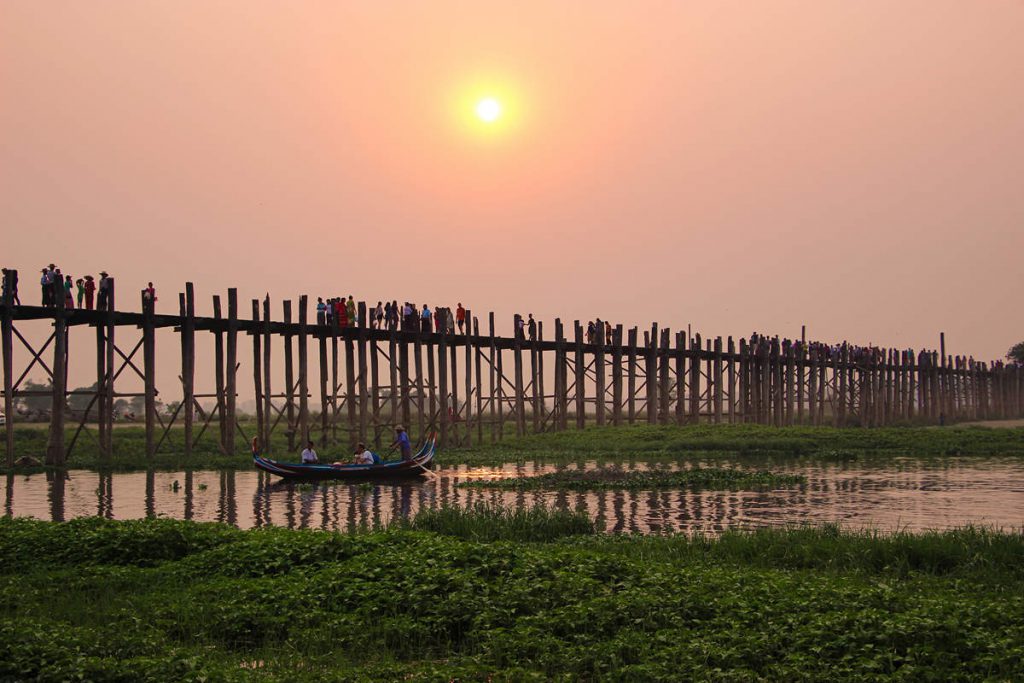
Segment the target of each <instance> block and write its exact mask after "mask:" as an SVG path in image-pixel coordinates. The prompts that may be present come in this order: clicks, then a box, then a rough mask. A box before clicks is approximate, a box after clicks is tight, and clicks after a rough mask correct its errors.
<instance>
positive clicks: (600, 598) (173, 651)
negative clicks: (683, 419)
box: [0, 513, 1024, 681]
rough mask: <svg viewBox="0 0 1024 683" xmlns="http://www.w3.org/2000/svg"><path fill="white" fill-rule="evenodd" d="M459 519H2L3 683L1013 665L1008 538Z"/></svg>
mask: <svg viewBox="0 0 1024 683" xmlns="http://www.w3.org/2000/svg"><path fill="white" fill-rule="evenodd" d="M467 514H468V515H470V516H471V515H472V513H465V514H458V513H456V514H455V515H454V517H451V518H449V517H444V516H440V517H438V516H437V515H436V514H435V518H433V519H431V520H429V521H424V522H422V523H420V524H417V523H416V521H415V520H414V522H413V523H412V524H410V525H408V526H411V527H412V529H395V530H389V531H376V532H363V533H356V534H350V535H342V534H334V533H325V532H307V531H288V530H284V529H269V530H262V531H239V530H237V529H234V528H231V527H226V526H222V525H214V524H196V523H191V522H181V521H172V520H149V521H136V522H111V521H103V520H99V519H94V518H93V519H83V520H77V521H74V522H69V523H63V524H57V523H49V522H36V521H29V520H24V519H18V520H12V519H0V678H2V679H8V678H11V679H35V678H37V677H38V678H44V679H47V680H51V679H74V678H78V677H81V678H84V679H87V680H115V679H117V680H126V679H141V678H146V679H147V680H167V681H170V680H201V679H205V680H210V681H216V680H252V679H253V678H257V679H259V680H271V681H273V680H282V681H285V680H288V681H303V680H309V681H313V680H397V679H405V680H454V679H459V680H485V679H488V680H579V679H590V680H593V679H601V678H620V679H621V678H627V679H632V680H680V679H701V680H737V681H739V680H751V679H757V678H763V679H768V680H795V679H805V680H806V679H814V680H820V679H826V678H830V679H871V680H889V679H900V680H907V679H917V680H952V679H956V680H982V679H988V680H993V679H995V680H1011V679H1017V678H1020V677H1021V676H1022V675H1024V597H1022V596H1024V538H1022V536H1021V535H1020V534H1005V533H994V532H988V531H984V530H977V529H965V530H960V531H954V532H946V533H926V534H919V535H910V534H895V535H891V536H878V535H874V534H871V533H846V532H841V531H839V530H838V529H835V528H822V529H800V530H763V531H758V532H754V533H740V532H730V533H726V534H725V535H723V536H721V537H720V538H717V539H712V538H702V537H697V538H688V537H649V538H634V537H606V536H602V535H593V534H591V533H589V529H587V528H586V525H585V523H582V522H581V523H568V524H565V523H555V524H552V523H551V520H550V519H548V520H545V515H543V514H539V515H535V516H534V517H533V518H523V517H521V518H519V519H518V520H506V521H505V522H503V521H501V520H500V519H499V520H485V522H484V523H483V526H484V527H486V528H489V529H491V530H492V532H493V531H495V530H496V531H497V533H491V534H490V536H488V537H489V538H498V539H502V538H504V539H507V540H500V541H498V542H481V541H478V540H468V539H469V538H472V536H471V533H469V532H467V529H468V530H470V531H472V529H475V528H477V527H479V526H480V525H479V524H477V525H472V524H471V525H467V523H466V516H467ZM564 514H568V513H563V515H564ZM503 525H505V526H503ZM513 525H514V526H515V528H516V529H518V531H517V532H516V533H515V534H512V533H510V532H509V531H508V529H509V528H511V527H512V526H513ZM533 525H546V526H545V527H544V528H545V529H546V531H545V532H544V533H543V534H540V533H537V534H531V530H530V527H531V526H533ZM424 528H430V529H432V530H431V531H424V530H418V529H424ZM537 528H540V527H539V526H538V527H537ZM566 533H568V534H572V535H569V536H566V535H564V534H566ZM522 538H533V539H546V540H544V541H543V542H539V541H536V540H535V542H524V541H522V540H516V539H522ZM488 677H492V678H488Z"/></svg>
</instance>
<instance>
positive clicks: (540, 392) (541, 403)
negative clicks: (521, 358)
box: [535, 322, 546, 431]
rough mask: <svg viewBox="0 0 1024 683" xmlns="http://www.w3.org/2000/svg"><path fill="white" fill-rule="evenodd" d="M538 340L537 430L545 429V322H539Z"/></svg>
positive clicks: (536, 383)
mask: <svg viewBox="0 0 1024 683" xmlns="http://www.w3.org/2000/svg"><path fill="white" fill-rule="evenodd" d="M537 342H538V343H539V345H540V347H539V348H538V349H537V379H536V382H535V385H536V387H537V396H538V397H539V398H538V401H537V407H536V409H535V410H536V411H537V414H538V420H537V423H538V427H537V430H536V431H543V430H544V411H545V399H546V397H545V395H544V323H542V322H538V323H537Z"/></svg>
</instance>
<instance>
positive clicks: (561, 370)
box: [553, 318, 569, 430]
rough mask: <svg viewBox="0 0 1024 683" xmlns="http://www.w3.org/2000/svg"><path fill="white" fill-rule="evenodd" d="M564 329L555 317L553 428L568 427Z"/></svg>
mask: <svg viewBox="0 0 1024 683" xmlns="http://www.w3.org/2000/svg"><path fill="white" fill-rule="evenodd" d="M566 363H567V360H566V357H565V330H564V329H563V327H562V319H561V318H555V404H554V407H555V419H554V420H553V423H554V427H555V430H564V429H566V428H567V427H568V422H567V417H566V416H567V413H568V410H569V396H568V390H569V389H568V378H567V375H566Z"/></svg>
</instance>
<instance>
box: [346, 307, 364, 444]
mask: <svg viewBox="0 0 1024 683" xmlns="http://www.w3.org/2000/svg"><path fill="white" fill-rule="evenodd" d="M365 309H366V306H365V305H364V306H363V311H362V315H361V317H360V318H359V324H360V325H365V324H366V310H365ZM352 325H355V322H354V321H351V320H350V321H349V328H348V329H346V330H345V332H346V334H345V339H344V342H345V403H346V405H347V406H348V447H349V450H350V451H353V450H355V447H356V444H357V443H359V442H360V441H361V440H362V438H363V434H362V433H361V432H360V425H361V424H362V422H361V421H360V418H359V414H358V412H357V411H358V409H359V403H360V400H361V399H362V396H361V395H360V396H357V395H356V353H355V344H354V343H353V340H352V337H353V335H352V332H354V330H352V327H351V326H352ZM363 394H365V392H363Z"/></svg>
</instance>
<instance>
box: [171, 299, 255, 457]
mask: <svg viewBox="0 0 1024 683" xmlns="http://www.w3.org/2000/svg"><path fill="white" fill-rule="evenodd" d="M179 303H180V305H181V403H182V405H181V410H182V419H183V421H184V425H185V429H184V437H185V443H184V455H185V457H186V458H189V457H191V456H192V445H193V440H194V439H193V429H194V426H195V412H196V406H195V381H196V302H195V290H194V288H193V285H192V283H191V282H186V283H185V293H184V294H182V295H181V298H180V301H179ZM268 317H269V316H268Z"/></svg>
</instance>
